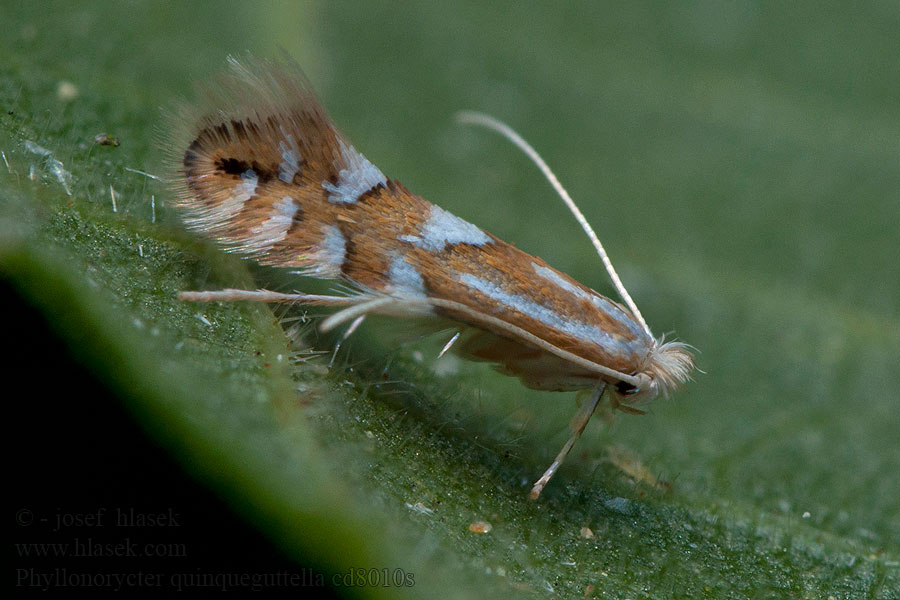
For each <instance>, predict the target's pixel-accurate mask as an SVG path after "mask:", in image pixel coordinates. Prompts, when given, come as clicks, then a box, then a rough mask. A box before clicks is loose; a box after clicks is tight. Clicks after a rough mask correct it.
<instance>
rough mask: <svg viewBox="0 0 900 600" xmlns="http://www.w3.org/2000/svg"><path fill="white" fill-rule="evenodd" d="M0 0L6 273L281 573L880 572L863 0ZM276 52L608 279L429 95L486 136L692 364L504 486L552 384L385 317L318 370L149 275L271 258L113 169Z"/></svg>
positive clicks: (896, 235) (809, 580) (262, 275)
mask: <svg viewBox="0 0 900 600" xmlns="http://www.w3.org/2000/svg"><path fill="white" fill-rule="evenodd" d="M0 20H2V22H3V30H4V35H3V36H2V40H0V100H2V108H3V114H2V115H0V119H2V121H0V122H2V127H0V151H3V158H4V164H3V165H0V268H2V274H3V277H4V279H5V280H6V282H7V284H8V285H9V286H10V289H11V290H14V291H15V292H16V293H17V294H19V295H21V297H22V298H24V299H25V301H26V302H28V303H31V304H33V305H34V306H36V307H37V308H38V310H40V311H42V313H43V314H44V315H45V316H46V318H47V320H48V321H49V322H50V324H51V326H52V327H53V331H54V332H55V333H54V335H56V336H59V339H60V340H62V341H63V343H64V344H66V346H67V347H68V348H69V352H70V353H72V354H74V355H75V356H77V358H78V360H79V361H81V362H82V363H83V364H84V365H86V367H87V368H88V370H89V371H90V372H91V373H93V374H94V376H96V377H97V378H98V379H99V380H100V381H101V382H103V384H104V385H105V386H108V387H109V389H111V390H113V391H114V393H115V394H116V395H117V397H119V398H120V399H121V402H122V403H123V404H124V405H125V406H126V407H127V408H128V410H129V412H130V414H132V415H133V417H134V419H135V420H136V421H137V422H138V423H139V424H140V426H141V428H142V429H144V430H145V431H147V433H148V434H149V435H150V437H151V438H152V439H154V440H157V441H158V442H159V443H161V444H162V445H163V446H164V447H165V448H166V449H167V451H168V452H171V453H172V454H173V455H174V456H175V457H176V458H177V460H178V461H179V463H180V464H181V465H183V467H184V468H185V469H186V470H187V471H188V472H190V473H192V474H193V476H194V477H196V478H197V479H198V480H200V481H202V482H204V484H206V485H209V486H211V488H212V489H213V490H215V491H216V493H217V494H218V495H220V496H221V497H223V498H225V499H226V501H227V502H228V503H229V505H230V506H233V507H234V508H235V510H236V511H237V512H238V513H239V514H240V515H242V516H243V517H244V518H246V519H247V520H248V521H249V522H250V523H252V524H253V525H254V526H255V527H257V528H259V530H260V531H262V532H263V533H264V534H265V535H267V536H269V537H270V538H271V539H272V540H274V541H275V543H277V544H278V546H279V547H280V548H282V549H283V550H284V552H285V553H286V555H287V556H289V557H291V558H293V559H296V560H297V561H298V564H305V565H313V566H315V567H316V568H317V569H320V570H321V572H323V573H326V574H334V573H338V574H339V573H344V572H346V570H347V569H349V568H352V567H366V568H368V567H376V568H389V569H394V568H402V569H404V570H405V571H407V572H411V573H414V574H415V586H413V587H405V588H398V587H392V586H388V587H375V586H368V587H354V588H346V587H343V588H340V589H339V590H337V591H338V592H339V593H349V594H352V595H355V596H357V597H377V596H384V597H394V596H395V595H400V594H406V595H416V596H421V597H457V596H458V597H474V596H482V597H483V596H507V595H515V594H518V595H530V594H534V595H546V594H550V593H555V594H557V595H560V596H564V597H567V596H572V597H575V596H578V597H581V596H588V597H604V598H662V597H673V598H682V597H684V598H700V597H710V598H745V597H756V598H770V597H771V598H781V597H797V598H826V597H834V598H893V597H897V596H898V595H900V564H898V561H900V500H898V497H900V485H898V473H900V436H898V433H897V432H898V431H900V417H898V412H897V407H898V402H897V400H898V391H897V388H898V383H900V301H898V298H900V259H898V241H900V36H898V35H897V32H898V31H900V5H898V4H897V3H895V2H866V3H854V4H853V5H850V4H847V3H839V2H795V3H790V4H789V5H783V4H782V3H718V2H708V1H693V2H677V3H660V2H631V3H627V4H620V3H606V2H580V3H574V2H573V3H565V4H557V3H546V4H538V3H528V4H527V5H526V4H523V3H521V2H491V3H483V2H456V3H416V4H412V3H387V2H384V3H381V2H375V3H371V2H359V3H357V2H316V3H312V2H300V3H274V2H273V3H269V2H267V3H225V2H215V3H208V2H203V3H200V2H196V3H177V4H176V3H160V2H110V3H106V2H91V3H78V4H74V5H73V4H71V3H63V2H42V3H27V2H19V3H16V2H8V1H7V2H2V4H0ZM280 49H284V50H285V51H286V52H287V53H288V54H290V55H291V56H293V57H294V58H295V59H296V60H297V61H298V62H299V63H300V64H301V65H302V66H303V67H304V69H305V70H306V71H307V74H308V75H309V77H310V79H311V81H312V82H313V85H314V86H315V87H316V89H317V90H318V92H319V95H320V96H321V98H322V100H323V102H324V104H325V105H326V106H327V107H328V108H329V110H330V112H331V114H332V116H333V118H334V119H335V121H336V122H337V123H338V124H339V125H340V127H341V128H342V130H343V131H344V133H345V134H346V135H347V136H348V137H349V138H350V139H351V140H353V142H354V143H355V145H356V147H357V148H358V149H360V150H361V151H362V152H364V153H365V154H366V156H367V157H368V158H369V159H370V160H371V161H372V162H374V163H375V164H377V165H378V166H379V167H380V168H381V170H382V171H384V172H385V173H386V174H387V175H388V176H390V177H395V178H397V179H399V180H400V181H402V182H403V183H404V184H405V185H406V186H408V187H409V188H410V189H411V190H413V191H414V192H416V193H418V194H421V195H423V196H424V197H426V198H427V199H429V200H430V201H432V202H434V203H436V204H439V205H440V206H442V207H443V208H446V209H448V210H450V211H452V212H453V213H455V214H457V215H459V216H462V217H464V218H466V219H467V220H469V221H472V222H474V223H476V224H478V225H479V226H481V227H483V228H484V229H486V230H488V231H490V232H491V233H494V234H496V235H498V236H500V237H501V238H503V239H505V240H507V241H509V242H513V243H515V244H516V245H517V246H518V247H520V248H522V249H524V250H526V251H528V252H531V253H532V254H536V255H539V256H541V257H542V258H544V259H546V260H547V261H548V262H550V263H551V264H553V265H554V266H555V267H557V268H559V269H560V270H563V271H565V272H567V273H569V274H571V275H572V276H574V277H575V278H576V279H579V280H580V281H582V282H584V283H586V284H588V285H590V286H592V287H594V288H596V289H598V290H600V291H602V292H604V293H607V294H612V291H611V289H610V286H609V285H608V283H607V281H606V277H605V275H604V273H603V271H602V266H601V264H600V262H599V260H598V259H597V258H596V257H595V256H594V255H593V253H592V250H591V247H590V245H589V243H588V242H587V240H586V239H585V238H584V236H583V235H582V234H581V233H580V231H579V230H578V227H577V225H576V224H575V222H574V220H573V219H572V218H571V216H570V215H568V214H567V212H566V211H565V209H564V208H563V207H562V205H561V204H560V203H559V201H558V200H557V199H556V198H555V197H554V196H553V194H552V191H551V190H550V189H549V186H548V185H547V184H546V183H545V182H544V181H543V180H542V179H541V177H540V175H539V174H538V173H537V171H536V169H534V168H533V167H531V166H530V165H529V164H528V163H527V161H526V159H525V158H524V157H522V156H521V155H519V154H518V153H517V152H516V151H514V150H513V149H512V147H511V146H509V145H508V143H506V142H504V141H503V140H501V139H499V138H498V137H497V136H495V135H493V134H489V133H487V132H484V131H479V130H470V129H466V128H461V127H459V126H456V125H455V124H454V122H453V118H452V115H453V113H454V112H455V111H456V110H459V109H475V110H481V111H484V112H487V113H490V114H492V115H495V116H497V117H498V118H500V119H502V120H504V121H506V122H508V123H509V124H510V125H512V126H513V127H514V128H516V129H517V130H518V131H519V132H520V133H522V135H523V136H524V137H526V139H528V140H529V141H530V142H531V143H532V144H533V145H534V146H535V147H536V148H537V149H538V150H539V151H540V152H541V153H542V154H543V156H544V158H545V159H546V160H547V161H548V162H549V163H550V165H551V166H552V167H553V168H554V169H555V170H556V172H557V175H558V176H559V178H560V179H561V180H562V182H563V183H564V185H566V186H567V187H568V189H569V191H570V193H571V194H572V196H573V197H574V198H575V199H576V200H577V201H579V203H580V205H581V208H582V210H583V211H584V212H585V214H586V216H587V218H588V220H589V221H591V223H593V224H594V226H595V228H596V229H597V230H598V233H599V234H600V237H601V239H602V240H603V241H604V243H605V244H606V246H607V248H608V250H609V252H610V254H611V257H612V259H613V261H614V262H615V263H616V265H617V267H618V269H619V271H620V274H621V275H622V277H623V279H624V281H625V283H626V285H627V286H628V287H629V290H630V291H631V294H632V295H633V296H634V297H635V300H636V301H637V302H638V304H639V306H641V309H642V311H643V313H644V316H645V317H646V318H647V320H648V322H649V323H650V325H651V327H652V328H653V329H654V331H655V332H656V333H657V335H659V334H661V333H664V332H675V333H676V334H677V336H678V337H679V339H682V340H684V341H687V342H689V343H690V344H692V345H694V346H695V347H696V348H697V349H698V350H699V358H698V364H699V366H700V368H701V369H702V370H703V371H704V373H702V374H698V375H697V377H696V381H694V382H693V383H691V384H689V385H688V386H686V387H685V389H683V390H681V391H680V392H678V393H677V394H676V395H675V396H674V397H673V398H670V399H668V400H661V401H658V402H657V403H656V404H655V405H654V406H653V409H652V414H651V415H649V416H645V417H634V416H619V417H617V418H616V420H615V421H614V423H613V424H612V426H611V427H608V426H606V425H604V424H603V423H602V422H601V420H600V419H597V420H596V422H594V423H592V424H591V426H590V427H589V428H588V431H587V433H586V434H585V437H584V438H583V440H582V441H581V442H580V444H579V445H578V446H577V447H576V450H575V453H574V454H573V456H572V457H571V458H570V460H569V462H568V463H567V464H566V465H565V466H564V468H563V469H562V471H561V473H560V475H559V476H558V478H557V479H556V480H554V481H553V483H552V484H551V486H550V487H549V488H548V489H547V491H546V492H545V494H544V495H543V496H542V498H541V500H540V501H539V502H537V503H533V502H529V501H528V500H527V499H526V495H527V491H528V489H529V488H530V483H531V482H532V481H533V480H534V478H535V477H536V476H537V475H538V474H539V473H540V472H541V470H542V469H543V468H544V467H545V466H546V464H547V463H548V462H549V460H551V458H552V456H553V454H554V453H555V452H556V451H557V449H558V448H559V446H560V445H561V444H562V443H563V441H564V440H565V438H566V437H567V430H566V428H567V422H568V419H569V417H570V416H571V414H572V413H573V412H574V410H575V402H574V397H573V396H572V395H567V394H545V393H537V392H532V391H530V390H526V389H524V388H523V387H522V386H521V385H519V383H518V382H517V381H515V380H511V379H507V378H504V377H502V376H500V375H497V374H495V373H493V372H491V371H490V369H489V368H487V367H485V366H483V365H472V364H457V363H454V362H452V361H449V362H448V361H444V362H436V361H434V360H433V358H432V357H433V356H435V355H436V353H437V351H438V350H439V348H440V346H441V344H442V343H443V341H444V339H437V340H435V339H430V340H423V341H414V342H412V343H409V344H407V343H404V344H400V345H398V344H394V343H385V342H383V341H381V338H382V335H381V332H383V331H385V330H386V329H391V328H393V327H394V324H391V323H390V322H388V323H387V324H385V323H383V322H382V323H378V322H375V323H372V324H371V326H370V325H368V324H367V326H366V327H365V328H364V329H365V331H362V332H360V335H359V336H355V337H354V338H351V339H350V340H349V341H348V343H346V344H345V345H344V347H343V348H342V349H341V352H340V353H338V355H337V358H336V360H335V361H334V368H331V369H329V368H327V367H328V365H329V360H330V353H329V352H328V350H329V349H330V348H331V347H332V344H333V340H328V339H324V340H316V339H315V337H314V335H312V333H311V331H310V328H309V327H305V328H301V327H299V325H302V323H299V322H294V321H291V322H287V321H285V322H283V323H280V324H279V323H278V321H277V319H275V318H274V317H273V313H272V311H270V310H269V309H267V308H266V307H261V306H235V305H232V306H217V305H216V306H196V305H185V304H183V303H179V302H178V301H177V300H175V298H174V295H175V293H176V292H177V291H178V290H182V289H192V288H198V287H199V288H215V287H221V286H223V285H240V286H244V287H252V286H256V285H259V286H262V285H275V284H277V285H280V286H282V287H284V286H285V285H286V284H285V279H284V276H283V274H279V273H275V272H272V271H266V270H259V269H253V268H252V265H249V264H247V263H246V262H242V261H240V260H238V259H237V258H234V257H225V256H222V255H220V254H219V253H217V252H216V251H215V250H214V249H213V248H211V247H209V246H208V245H206V244H203V243H202V242H199V241H198V240H195V239H192V238H190V237H189V236H187V235H186V234H185V233H183V232H182V231H181V230H180V228H179V227H178V225H177V222H176V220H175V219H174V217H173V215H171V214H170V212H169V211H167V210H166V209H165V202H166V199H167V198H168V192H167V190H166V188H165V187H164V186H163V185H161V184H160V183H159V182H157V181H155V180H152V179H148V178H146V177H143V176H141V175H139V174H137V173H135V172H134V171H133V170H129V169H137V170H141V171H146V172H149V173H153V174H157V175H159V174H162V173H163V172H164V169H163V166H162V164H161V162H162V159H161V154H162V153H161V152H160V150H159V144H160V143H162V144H164V143H165V139H166V136H165V132H164V131H163V130H161V129H160V123H161V122H162V118H161V112H160V107H161V106H166V105H167V104H168V103H169V102H171V101H172V100H173V99H176V98H178V97H185V96H187V97H190V95H191V93H192V88H193V86H195V85H196V84H198V83H202V82H203V81H206V80H208V79H210V78H211V77H212V76H213V74H214V73H216V72H217V71H218V70H220V69H221V68H222V66H223V64H224V59H225V56H226V55H228V54H241V53H243V52H246V51H250V52H253V53H254V54H258V55H262V56H273V57H274V56H278V54H279V52H280ZM104 132H105V133H109V134H110V135H114V136H116V137H118V138H119V139H120V140H121V145H120V146H118V147H105V146H104V147H101V146H97V145H95V144H94V143H93V140H94V136H95V135H96V134H98V133H104ZM26 141H30V142H32V143H33V144H38V145H40V146H41V147H42V148H45V149H47V150H48V151H50V152H52V157H49V156H46V155H42V154H41V153H40V152H38V153H35V147H34V146H33V145H30V144H26ZM53 160H57V161H59V162H60V163H61V166H60V165H56V163H54V162H53ZM61 169H64V170H65V171H67V172H69V173H71V179H70V180H66V185H68V186H69V188H70V191H71V195H67V194H66V191H65V189H64V186H63V185H62V183H61V181H62V180H61V179H60V177H61V176H62V175H60V173H61ZM29 175H30V176H29ZM110 189H112V190H113V192H112V193H113V194H114V195H115V198H116V211H115V212H114V211H113V206H112V198H111V196H110V193H111V192H110ZM273 282H277V283H273ZM295 284H296V282H295ZM299 285H304V286H305V285H306V283H300V284H299ZM326 289H327V288H326ZM279 314H280V313H279ZM13 318H15V316H14V315H13ZM285 328H287V329H290V330H291V334H292V336H293V344H292V345H291V346H290V347H289V346H288V340H287V338H286V336H285V334H284V333H283V330H284V329H285ZM12 343H13V344H15V343H16V340H12ZM57 343H59V342H57V341H55V339H54V338H50V339H49V341H48V345H49V344H57ZM311 348H313V349H314V350H310V349H311ZM315 351H321V352H323V353H324V356H323V357H320V358H315V356H317V355H316V354H315ZM54 356H55V351H54V352H50V351H49V348H48V352H47V354H46V355H45V356H41V357H39V360H40V363H41V364H42V368H43V369H45V370H46V372H47V373H49V374H52V373H53V368H54V364H53V363H54ZM49 406H50V408H49V409H50V410H52V403H51V404H50V405H49ZM44 443H45V444H46V445H48V446H49V447H50V448H51V450H52V449H53V440H45V441H44ZM60 502H61V503H62V504H65V499H60ZM478 521H487V522H490V523H491V525H492V529H491V531H490V532H489V533H486V534H476V533H473V532H472V531H470V529H469V525H470V524H471V523H474V522H478ZM584 528H587V529H589V530H590V532H588V531H587V530H585V529H584Z"/></svg>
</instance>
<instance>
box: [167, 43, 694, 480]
mask: <svg viewBox="0 0 900 600" xmlns="http://www.w3.org/2000/svg"><path fill="white" fill-rule="evenodd" d="M230 66H231V70H230V74H229V75H228V76H226V77H225V78H223V80H222V81H221V85H220V86H219V87H218V88H215V89H213V90H212V91H210V92H208V95H209V96H210V98H208V102H207V104H208V105H211V106H215V108H216V110H214V111H205V110H204V109H202V108H201V109H195V108H190V107H188V108H185V109H184V110H182V111H181V112H180V113H179V114H180V123H179V129H180V130H181V131H182V133H183V135H184V137H185V140H184V142H183V145H181V148H182V149H183V150H182V151H181V153H180V154H179V155H177V157H176V158H175V161H176V162H177V169H178V172H179V176H178V177H177V178H176V181H175V186H176V189H177V194H178V201H177V204H178V206H179V208H180V209H181V212H182V214H183V215H184V219H185V223H186V224H187V226H188V227H189V228H190V229H192V230H194V231H197V232H199V233H201V234H202V235H205V236H207V237H210V238H213V239H215V240H216V241H217V242H219V243H220V244H221V245H222V246H223V247H224V248H226V249H228V250H229V251H233V252H238V253H240V254H243V255H245V256H247V257H250V258H253V259H255V260H256V261H258V262H260V263H262V264H266V265H273V266H278V267H287V268H291V269H294V270H297V271H299V272H301V273H302V274H304V275H308V276H311V277H317V278H323V279H334V280H339V281H341V282H342V283H343V284H345V285H346V286H347V287H349V288H350V289H352V290H353V293H351V294H349V295H346V296H334V297H312V296H306V295H303V294H293V295H292V294H275V293H268V296H266V295H265V294H266V293H265V292H257V293H253V292H246V293H243V294H242V293H241V292H240V291H236V292H232V293H231V296H228V295H227V294H226V293H225V292H221V293H218V295H216V294H217V293H216V292H208V293H204V292H198V293H186V294H183V297H185V298H187V299H193V300H228V299H253V300H268V301H292V300H293V301H299V302H307V303H318V304H332V305H336V306H342V307H344V309H343V310H342V311H340V312H338V313H336V314H335V315H334V316H333V317H331V318H330V319H328V320H326V322H325V323H326V325H327V326H328V327H333V326H335V325H336V324H338V323H339V322H343V321H345V320H349V319H351V318H356V319H358V318H361V317H362V316H364V315H366V314H370V313H379V314H387V315H391V316H396V317H416V318H441V319H450V320H452V321H455V322H456V323H457V324H458V325H459V327H460V328H461V329H463V330H465V331H466V334H465V335H464V336H463V337H462V338H461V339H460V341H459V342H458V343H456V344H455V346H454V350H455V351H456V352H458V353H460V354H461V355H463V356H465V357H468V358H471V359H475V360H485V361H490V362H493V363H496V364H497V366H498V368H499V370H501V371H503V372H505V373H507V374H509V375H514V376H516V377H518V378H520V379H521V380H522V381H523V383H525V385H527V386H529V387H532V388H536V389H542V390H557V391H563V390H579V389H590V390H595V394H594V396H596V400H599V398H600V396H601V395H602V393H603V391H604V389H606V388H609V389H610V394H611V397H612V398H613V399H614V402H615V403H616V405H617V406H619V407H624V408H625V409H626V410H627V409H628V408H629V407H632V406H634V405H636V404H638V403H640V402H642V401H645V400H647V399H650V398H652V397H653V396H656V395H657V394H658V393H665V392H667V391H668V390H669V389H671V388H673V387H674V386H675V385H677V384H678V383H681V382H683V381H685V380H686V379H687V378H688V376H689V374H690V371H691V369H692V366H693V365H692V359H691V356H690V354H689V353H688V352H687V350H686V347H685V346H684V345H683V344H680V343H677V342H674V343H673V342H670V343H663V342H662V340H656V339H655V338H654V337H653V336H652V335H651V334H650V332H649V329H647V328H646V326H645V325H644V324H643V320H642V318H635V315H634V314H633V312H632V311H631V310H629V308H627V307H625V306H623V305H621V304H619V303H618V302H615V301H613V300H610V299H609V298H607V297H605V296H603V295H601V294H599V293H597V292H595V291H593V290H591V289H590V288H588V287H586V286H584V285H582V284H581V283H579V282H577V281H575V280H574V279H572V278H571V277H569V276H567V275H565V274H564V273H562V272H560V271H557V270H556V269H554V268H552V267H551V266H549V265H548V264H547V263H546V262H544V261H543V260H541V259H540V258H536V257H534V256H531V255H529V254H528V253H526V252H524V251H522V250H519V249H517V248H515V247H513V246H511V245H509V244H507V243H505V242H503V241H502V240H500V239H499V238H497V237H496V236H494V235H492V234H490V233H487V232H485V231H483V230H482V229H480V228H479V227H477V226H476V225H473V224H471V223H469V222H467V221H465V220H463V219H461V218H459V217H456V216H454V215H453V214H451V213H449V212H448V211H446V210H444V209H442V208H440V207H438V206H436V205H434V204H431V203H430V202H428V201H426V200H425V199H423V198H422V197H420V196H417V195H415V194H413V193H412V192H410V191H409V190H407V189H406V188H405V187H404V186H403V185H402V184H401V183H399V182H398V181H395V180H393V179H389V178H388V177H386V176H385V175H384V174H383V173H382V172H381V171H380V170H379V169H378V168H377V167H376V166H375V165H373V164H372V163H371V162H369V161H368V160H367V159H366V158H365V157H364V156H363V155H362V154H361V153H360V152H358V151H357V150H356V148H355V147H354V146H353V145H352V144H351V143H350V142H349V141H348V140H346V139H345V138H344V137H343V136H342V135H341V134H340V133H339V132H338V130H337V129H336V127H334V125H333V124H332V122H331V120H330V119H329V117H328V116H327V114H326V112H325V110H324V109H323V108H322V107H321V105H320V104H319V103H318V102H317V100H316V99H315V96H314V94H313V93H312V91H311V90H310V87H309V85H308V84H307V82H306V80H305V78H304V77H303V76H302V74H301V73H300V72H299V70H297V69H292V68H291V67H285V66H282V65H277V64H274V63H269V62H265V61H257V60H252V59H251V60H248V61H246V62H238V61H236V60H233V59H232V60H231V64H230ZM210 103H212V104H210ZM175 147H176V148H177V147H178V146H177V144H176V145H175ZM192 294H193V295H192ZM253 294H256V295H253ZM323 298H330V300H327V299H323ZM454 341H455V340H454ZM594 404H596V401H595V402H594ZM591 412H593V410H591ZM589 418H590V414H587V416H586V418H584V419H583V420H584V423H585V424H586V422H587V419H589ZM580 427H581V429H583V427H584V425H580ZM576 429H577V427H576ZM578 433H580V430H578ZM575 438H576V439H577V435H576V436H575ZM572 441H574V439H573V440H572ZM566 451H567V450H566ZM563 456H564V455H563ZM558 459H559V461H561V457H558ZM557 466H558V465H557ZM554 471H555V469H554ZM549 475H552V472H550V473H549ZM545 477H546V478H547V480H549V476H548V475H547V474H545ZM544 484H546V481H544ZM542 487H543V486H541V487H540V489H542ZM536 489H537V486H536ZM540 489H537V493H539V492H540ZM537 493H534V492H533V495H534V496H536V495H537Z"/></svg>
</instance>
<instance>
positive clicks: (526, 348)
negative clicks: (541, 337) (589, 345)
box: [453, 328, 597, 391]
mask: <svg viewBox="0 0 900 600" xmlns="http://www.w3.org/2000/svg"><path fill="white" fill-rule="evenodd" d="M453 352H455V353H456V354H458V355H459V356H461V357H463V358H466V359H468V360H476V361H486V362H491V363H494V368H495V369H496V370H497V371H499V372H501V373H503V374H505V375H512V376H515V377H518V378H519V379H520V380H521V381H522V383H523V384H524V385H526V386H528V387H530V388H532V389H536V390H548V391H574V390H583V389H586V388H591V387H593V386H595V385H596V383H597V375H596V374H592V373H590V372H589V371H587V370H583V369H579V368H577V367H575V366H573V365H572V364H571V363H570V362H568V361H566V360H564V359H563V358H560V357H558V356H555V355H553V354H550V353H549V352H547V351H545V350H541V349H540V348H536V347H534V346H532V345H530V344H527V343H524V342H519V341H516V340H512V339H509V338H506V337H502V336H500V335H497V334H494V333H491V332H488V331H484V330H481V329H477V328H468V329H466V330H465V331H464V332H463V335H462V336H461V337H460V340H459V341H458V342H457V343H456V344H454V346H453Z"/></svg>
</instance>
